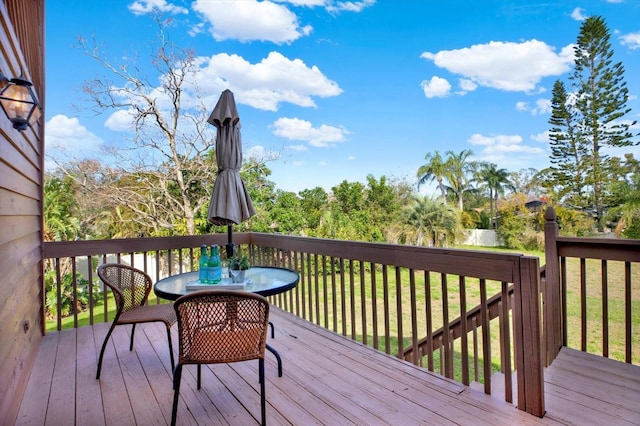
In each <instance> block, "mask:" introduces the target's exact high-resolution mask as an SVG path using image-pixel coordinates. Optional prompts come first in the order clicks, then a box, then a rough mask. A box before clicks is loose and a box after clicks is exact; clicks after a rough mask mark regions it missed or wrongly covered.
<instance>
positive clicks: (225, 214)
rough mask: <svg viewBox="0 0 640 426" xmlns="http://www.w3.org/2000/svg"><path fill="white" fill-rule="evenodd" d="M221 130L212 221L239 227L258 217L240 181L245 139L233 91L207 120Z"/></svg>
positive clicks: (210, 217) (217, 149) (223, 96)
mask: <svg viewBox="0 0 640 426" xmlns="http://www.w3.org/2000/svg"><path fill="white" fill-rule="evenodd" d="M207 121H208V122H209V123H211V124H213V125H214V126H216V128H217V132H216V161H217V163H218V176H217V177H216V181H215V183H214V184H213V192H212V193H211V202H210V203H209V213H208V215H207V216H208V218H209V222H211V223H213V224H214V225H231V224H234V223H235V224H238V223H240V222H242V221H245V220H247V219H249V218H250V217H251V216H253V215H255V214H256V211H255V209H254V208H253V204H252V202H251V197H249V193H248V192H247V188H246V187H245V186H244V182H243V181H242V179H241V178H240V167H242V138H241V136H240V117H239V116H238V110H237V108H236V101H235V99H234V97H233V93H232V92H231V91H230V90H225V91H224V92H222V94H221V95H220V99H219V100H218V103H217V104H216V106H215V108H214V109H213V112H212V113H211V115H210V116H209V119H208V120H207Z"/></svg>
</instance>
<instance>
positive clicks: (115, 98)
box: [79, 17, 216, 236]
mask: <svg viewBox="0 0 640 426" xmlns="http://www.w3.org/2000/svg"><path fill="white" fill-rule="evenodd" d="M157 24H158V29H159V32H158V40H157V47H156V50H155V51H153V52H152V53H151V57H150V58H149V64H150V66H151V67H152V69H153V71H154V73H155V74H154V75H153V76H152V77H148V76H147V75H146V74H145V73H144V71H142V67H140V66H139V63H138V61H139V58H137V56H136V55H134V56H133V59H131V62H126V60H123V62H122V63H120V64H113V63H111V62H110V61H109V60H108V59H107V57H106V55H105V54H104V53H102V52H101V51H100V50H99V49H98V47H97V44H96V43H95V41H94V42H93V43H90V42H89V41H87V40H86V39H84V38H80V39H79V45H80V47H81V48H82V49H83V51H84V52H85V54H86V55H88V56H89V57H90V58H92V59H93V60H95V61H96V62H97V63H98V64H99V65H101V66H102V67H103V69H104V70H105V71H106V72H107V73H108V76H102V77H98V78H95V79H93V80H90V81H87V82H85V83H84V86H83V91H84V93H85V94H86V95H87V96H88V98H89V100H90V103H91V105H92V108H93V109H94V111H95V112H96V113H100V114H102V113H104V112H110V113H111V114H112V116H111V117H112V118H113V117H118V118H121V119H124V120H125V121H126V122H127V123H128V124H129V126H130V128H131V130H132V131H133V133H132V136H131V138H130V140H129V141H128V142H129V143H128V144H125V143H124V141H121V142H119V145H120V146H117V147H116V148H115V149H113V150H111V151H110V153H109V154H110V155H111V157H110V161H108V162H105V163H101V164H102V169H101V170H100V174H101V175H102V179H104V180H106V181H109V182H110V183H111V185H110V186H108V187H107V188H109V191H108V194H104V193H99V192H96V191H94V190H95V189H96V188H89V190H90V191H91V192H94V193H96V194H97V195H98V196H104V197H105V198H106V199H108V200H111V201H110V204H113V206H114V207H113V210H112V211H111V214H112V215H113V217H114V219H115V218H118V219H119V220H132V221H134V222H135V223H136V225H137V226H144V225H146V227H145V228H146V229H145V231H144V232H145V233H146V232H147V231H148V230H151V232H150V233H151V235H171V234H175V233H182V229H181V228H183V229H184V232H186V233H187V234H189V235H192V234H194V233H195V232H196V223H195V219H196V215H197V212H198V211H199V210H200V209H201V208H202V207H203V206H204V205H205V204H206V203H207V202H208V194H207V193H208V191H210V188H211V187H212V183H213V179H214V177H215V175H214V172H215V170H216V167H215V160H214V158H215V157H214V156H213V155H211V150H212V148H213V144H214V137H213V135H214V131H213V128H212V126H210V125H209V124H208V123H207V122H206V117H207V114H208V110H207V109H208V106H207V104H206V102H205V99H204V96H203V95H202V94H201V91H200V89H199V87H198V85H197V81H198V80H197V79H196V78H195V76H196V71H197V67H198V59H197V58H196V57H195V55H194V53H193V52H192V51H190V50H189V49H184V48H179V47H177V46H176V45H174V44H173V43H171V42H170V40H169V37H168V34H167V33H166V32H165V26H164V22H162V21H161V19H160V18H159V17H158V18H157ZM158 81H159V83H158ZM90 182H91V181H88V182H87V183H90ZM102 190H105V187H104V186H103V187H102ZM129 212H130V213H131V214H128V213H129ZM126 236H131V235H126Z"/></svg>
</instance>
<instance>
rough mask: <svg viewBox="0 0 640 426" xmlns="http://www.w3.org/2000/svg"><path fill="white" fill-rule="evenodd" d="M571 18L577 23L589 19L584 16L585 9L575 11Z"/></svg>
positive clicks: (577, 8)
mask: <svg viewBox="0 0 640 426" xmlns="http://www.w3.org/2000/svg"><path fill="white" fill-rule="evenodd" d="M571 17H572V18H573V19H575V20H576V21H584V20H585V19H587V18H588V16H587V15H585V14H584V9H582V8H579V7H576V8H575V9H573V12H571Z"/></svg>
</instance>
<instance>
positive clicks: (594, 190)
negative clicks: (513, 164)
mask: <svg viewBox="0 0 640 426" xmlns="http://www.w3.org/2000/svg"><path fill="white" fill-rule="evenodd" d="M609 39H610V34H609V29H608V28H607V26H606V23H605V21H604V19H603V18H602V17H599V16H591V17H589V18H587V19H586V20H585V21H584V22H583V23H582V25H581V26H580V33H579V35H578V39H577V43H576V46H575V48H574V51H575V67H574V70H573V73H572V75H571V76H570V81H571V85H572V91H573V92H574V93H575V97H574V98H573V99H571V101H570V102H569V101H567V96H566V93H563V92H562V87H561V86H560V84H556V85H555V86H554V99H553V102H552V121H550V123H551V124H552V125H553V126H554V127H552V129H551V134H552V160H553V161H552V162H555V164H557V170H558V172H557V173H556V174H555V177H556V178H558V179H559V182H558V183H559V186H560V187H561V190H560V193H561V194H566V193H571V192H574V193H577V194H578V195H579V196H582V194H585V195H584V196H582V203H583V204H585V205H588V206H592V207H593V209H594V210H595V214H596V218H597V225H598V230H599V231H602V230H603V228H604V226H603V219H604V211H603V210H604V197H605V194H604V191H603V188H604V187H605V185H606V180H607V179H606V177H607V173H608V170H607V166H608V158H607V156H606V155H604V154H603V153H602V152H601V151H602V148H604V147H625V146H631V145H636V144H638V143H640V142H638V141H635V142H634V141H632V139H631V138H632V136H633V135H632V134H631V132H630V131H629V129H630V127H631V126H632V125H634V124H635V121H634V122H629V121H624V120H622V118H623V117H624V116H625V115H626V114H628V113H629V112H630V108H628V107H627V106H626V104H627V100H628V98H629V95H628V89H627V86H626V82H625V81H624V67H623V66H622V63H621V62H615V63H613V62H612V58H613V53H614V52H613V50H612V48H611V43H610V41H609ZM554 149H555V151H554ZM582 173H584V174H582ZM572 174H574V175H575V176H574V177H573V178H571V176H572Z"/></svg>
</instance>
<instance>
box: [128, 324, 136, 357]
mask: <svg viewBox="0 0 640 426" xmlns="http://www.w3.org/2000/svg"><path fill="white" fill-rule="evenodd" d="M135 332H136V324H135V323H134V324H133V327H131V343H129V350H130V351H132V350H133V335H134V334H135Z"/></svg>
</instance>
